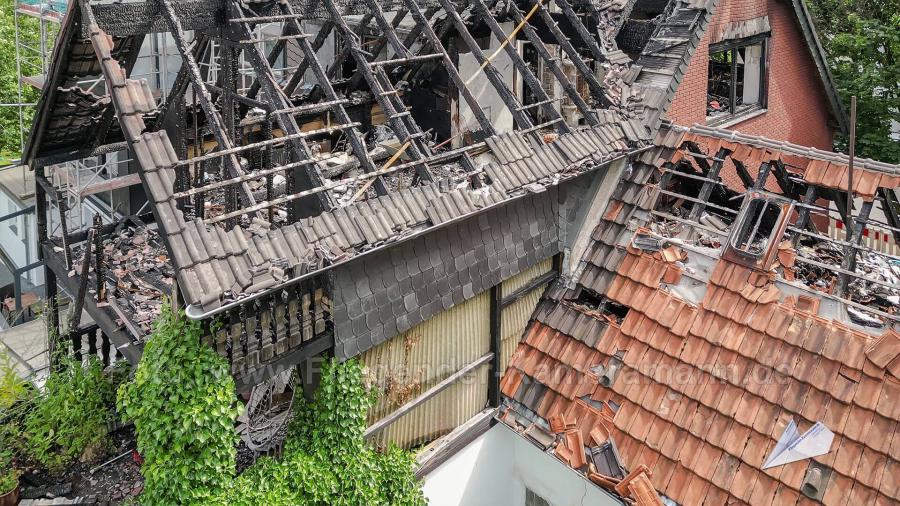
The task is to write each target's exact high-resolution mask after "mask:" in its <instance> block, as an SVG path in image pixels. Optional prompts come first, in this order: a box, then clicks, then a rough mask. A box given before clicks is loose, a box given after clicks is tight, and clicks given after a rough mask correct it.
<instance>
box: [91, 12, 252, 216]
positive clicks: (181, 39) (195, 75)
mask: <svg viewBox="0 0 900 506" xmlns="http://www.w3.org/2000/svg"><path fill="white" fill-rule="evenodd" d="M159 3H160V5H161V7H162V11H163V15H164V17H165V18H166V22H167V23H168V24H169V29H170V31H171V33H172V38H173V39H174V40H175V46H176V47H177V48H178V52H179V53H180V54H181V58H182V65H184V66H185V67H187V70H188V77H189V78H190V81H191V83H192V84H193V86H194V88H193V90H194V96H196V97H197V101H198V102H199V104H200V107H201V108H202V109H203V113H204V114H205V115H206V121H207V122H208V123H209V124H210V127H211V130H212V133H213V136H214V137H215V138H216V143H218V145H219V148H220V149H231V148H233V147H234V145H233V143H232V141H231V139H229V138H228V136H227V134H226V132H227V131H226V129H225V125H224V124H223V123H222V118H221V117H220V116H219V113H218V111H216V109H215V106H214V105H213V103H212V97H211V96H210V93H209V90H208V89H207V88H206V86H205V80H204V79H203V76H202V74H201V73H200V68H199V66H198V65H197V61H196V60H195V59H194V56H193V53H192V52H191V49H190V46H189V45H188V42H187V37H186V36H185V34H184V30H183V29H182V26H181V21H180V20H179V17H178V13H177V12H176V10H175V9H174V8H173V7H172V4H171V3H170V2H169V0H159ZM88 9H90V7H88ZM224 161H225V167H226V170H227V171H228V173H229V174H231V176H232V177H240V176H243V175H244V171H243V170H242V169H241V166H240V163H239V162H238V159H237V156H235V155H233V154H231V155H226V156H225V160H224ZM240 198H241V200H242V201H243V205H246V206H253V205H255V204H256V200H255V199H254V198H253V193H252V192H251V191H250V187H249V185H247V183H242V184H241V190H240Z"/></svg>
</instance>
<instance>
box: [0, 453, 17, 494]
mask: <svg viewBox="0 0 900 506" xmlns="http://www.w3.org/2000/svg"><path fill="white" fill-rule="evenodd" d="M18 485H19V471H18V470H17V469H16V468H15V467H13V455H12V451H11V450H9V449H8V448H5V449H2V450H0V496H2V495H3V494H6V493H8V492H11V491H12V490H13V489H15V488H16V486H18Z"/></svg>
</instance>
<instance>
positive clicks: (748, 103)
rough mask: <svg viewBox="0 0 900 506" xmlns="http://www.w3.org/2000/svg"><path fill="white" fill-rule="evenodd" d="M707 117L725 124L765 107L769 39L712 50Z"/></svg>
mask: <svg viewBox="0 0 900 506" xmlns="http://www.w3.org/2000/svg"><path fill="white" fill-rule="evenodd" d="M708 79H709V82H708V85H707V90H706V115H707V118H708V119H709V121H710V123H711V124H717V123H724V122H726V121H728V120H729V119H731V118H732V117H734V116H740V115H742V114H747V113H750V112H753V111H757V110H760V109H764V108H765V107H766V39H758V38H753V39H751V40H750V41H743V42H736V41H728V42H724V43H721V44H716V45H715V46H712V47H710V54H709V77H708Z"/></svg>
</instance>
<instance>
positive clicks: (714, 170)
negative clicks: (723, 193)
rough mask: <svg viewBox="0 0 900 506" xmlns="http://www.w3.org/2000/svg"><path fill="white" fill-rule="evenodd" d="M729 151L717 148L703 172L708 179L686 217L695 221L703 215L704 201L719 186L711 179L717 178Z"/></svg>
mask: <svg viewBox="0 0 900 506" xmlns="http://www.w3.org/2000/svg"><path fill="white" fill-rule="evenodd" d="M729 153H730V152H729V151H728V150H727V149H725V148H719V151H718V152H717V153H716V156H715V160H714V161H713V164H712V166H711V167H710V168H709V170H707V171H705V173H704V176H705V177H706V178H707V179H708V181H705V182H704V183H703V186H702V187H701V188H700V194H699V195H698V197H697V198H698V199H699V202H696V203H694V206H693V207H692V208H691V214H690V216H689V218H688V219H690V220H693V221H697V220H699V219H700V216H702V215H703V211H704V210H705V209H706V202H708V201H709V198H710V197H711V196H712V193H713V190H715V189H716V188H717V187H718V186H719V185H718V184H716V183H713V181H718V180H719V172H720V171H721V170H722V166H723V165H724V164H725V157H726V156H728V154H729Z"/></svg>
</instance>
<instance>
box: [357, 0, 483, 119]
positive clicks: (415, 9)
mask: <svg viewBox="0 0 900 506" xmlns="http://www.w3.org/2000/svg"><path fill="white" fill-rule="evenodd" d="M366 1H367V2H369V3H372V4H374V3H375V0H366ZM403 2H404V4H405V6H406V10H408V11H409V13H410V14H411V15H412V19H413V21H415V23H416V28H418V29H419V30H421V32H422V33H424V34H425V38H426V40H427V42H428V44H425V45H423V46H422V52H423V53H424V52H426V51H430V50H432V49H430V48H433V50H434V51H437V52H438V53H440V54H441V60H442V61H443V62H444V67H445V68H446V70H447V74H448V75H449V76H450V80H451V81H453V84H454V85H455V86H456V89H457V90H458V91H459V93H460V95H462V97H463V100H465V101H466V104H468V105H469V109H471V110H472V113H473V114H474V115H475V119H476V120H478V125H479V126H481V130H482V131H483V132H484V133H485V134H487V135H494V134H496V131H495V130H494V126H493V125H492V124H491V122H490V120H488V118H487V116H485V114H484V110H483V109H482V108H481V104H479V103H478V100H476V99H475V96H474V95H472V92H471V90H469V87H468V86H466V83H465V81H463V78H462V76H460V75H459V70H457V68H456V64H455V63H454V62H453V60H452V59H451V58H450V55H448V54H447V49H446V48H445V47H444V44H443V43H441V39H440V37H438V35H437V34H436V33H435V32H434V29H432V27H431V24H430V23H429V21H428V18H426V16H425V14H424V13H422V10H421V9H420V8H419V6H418V5H417V4H416V0H403ZM376 19H377V16H376ZM398 42H399V41H398ZM404 47H405V46H404Z"/></svg>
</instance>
